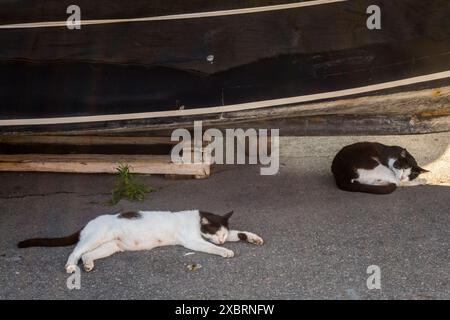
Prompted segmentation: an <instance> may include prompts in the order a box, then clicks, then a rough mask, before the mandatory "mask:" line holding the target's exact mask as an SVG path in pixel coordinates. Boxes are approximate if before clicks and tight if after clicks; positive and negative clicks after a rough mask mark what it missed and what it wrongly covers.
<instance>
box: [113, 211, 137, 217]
mask: <svg viewBox="0 0 450 320" xmlns="http://www.w3.org/2000/svg"><path fill="white" fill-rule="evenodd" d="M141 217H142V215H141V214H140V213H139V212H135V211H128V212H122V213H121V214H119V216H118V218H119V219H140V218H141Z"/></svg>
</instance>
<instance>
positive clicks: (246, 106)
mask: <svg viewBox="0 0 450 320" xmlns="http://www.w3.org/2000/svg"><path fill="white" fill-rule="evenodd" d="M445 78H450V70H447V71H443V72H438V73H432V74H428V75H425V76H419V77H413V78H407V79H402V80H396V81H390V82H384V83H379V84H374V85H369V86H365V87H358V88H352V89H345V90H339V91H330V92H326V93H317V94H310V95H304V96H296V97H291V98H283V99H273V100H263V101H256V102H249V103H240V104H232V105H228V106H219V107H207V108H196V109H187V110H173V111H155V112H140V113H124V114H111V115H98V116H83V117H61V118H38V119H14V120H0V126H1V127H4V126H35V125H49V124H68V123H87V122H100V121H120V120H137V119H151V118H165V117H177V116H193V115H201V114H208V113H221V112H233V111H242V110H252V109H260V108H266V107H273V106H280V105H288V104H296V103H303V102H311V101H315V100H323V99H332V98H339V97H345V96H350V95H355V94H361V93H367V92H373V91H378V90H383V89H389V88H396V87H401V86H406V85H410V84H416V83H421V82H427V81H433V80H439V79H445Z"/></svg>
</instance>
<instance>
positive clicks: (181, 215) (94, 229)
mask: <svg viewBox="0 0 450 320" xmlns="http://www.w3.org/2000/svg"><path fill="white" fill-rule="evenodd" d="M232 214H233V212H229V213H227V214H225V215H223V216H220V215H216V214H213V213H209V212H203V211H199V210H190V211H180V212H168V211H137V212H125V213H118V214H114V215H102V216H99V217H97V218H95V219H93V220H91V221H90V222H89V223H88V224H87V225H86V226H85V227H84V228H83V229H81V230H80V231H78V232H76V233H74V234H72V235H70V236H67V237H63V238H39V239H28V240H24V241H21V242H19V244H18V247H19V248H28V247H60V246H69V245H73V244H76V247H75V249H74V250H73V252H72V253H71V254H70V256H69V258H68V260H67V263H66V271H67V272H68V273H73V272H75V270H76V266H77V264H78V261H79V259H80V258H81V260H82V261H83V265H84V269H85V270H86V271H88V272H89V271H91V270H92V269H93V268H94V261H95V260H98V259H102V258H105V257H108V256H110V255H112V254H114V253H116V252H120V251H136V250H151V249H153V248H156V247H161V246H170V245H181V246H183V247H185V248H187V249H190V250H195V251H200V252H205V253H210V254H216V255H219V256H222V257H224V258H231V257H233V256H234V252H233V251H232V250H229V249H226V248H224V247H221V246H218V245H221V244H224V243H225V242H227V241H239V240H243V241H247V242H250V243H253V244H256V245H262V244H263V239H262V238H261V237H259V236H258V235H256V234H254V233H251V232H247V231H238V230H231V229H230V228H229V224H228V220H229V219H230V217H231V215H232Z"/></svg>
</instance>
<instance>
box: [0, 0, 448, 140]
mask: <svg viewBox="0 0 450 320" xmlns="http://www.w3.org/2000/svg"><path fill="white" fill-rule="evenodd" d="M22 2H26V1H22ZM45 2H46V1H44V2H43V3H45ZM47 2H48V6H47V7H45V6H44V7H42V8H47V10H41V11H39V10H31V9H28V8H27V9H26V10H22V8H20V10H19V7H18V5H17V7H15V6H13V5H11V4H10V5H9V6H6V9H5V10H4V11H2V13H0V19H1V20H0V21H1V22H2V25H5V24H14V23H22V22H24V21H26V22H39V21H57V20H61V17H63V18H65V17H67V15H65V8H66V7H67V6H68V5H69V2H67V1H60V2H57V4H56V2H53V1H47ZM286 2H289V1H248V2H246V3H244V2H240V1H239V2H236V1H234V2H233V1H232V2H227V4H214V3H209V2H205V1H198V2H195V1H194V2H193V3H190V4H187V2H181V1H175V2H174V5H173V6H169V7H167V6H164V4H163V3H162V2H160V1H154V2H152V5H146V3H148V1H145V2H144V1H136V2H135V4H133V5H132V6H130V7H127V6H125V5H122V7H121V6H120V5H119V2H117V1H103V0H102V1H97V2H96V4H95V5H93V4H91V3H90V2H89V1H79V3H80V7H81V9H82V19H83V20H84V19H97V20H99V19H117V18H136V17H142V16H161V15H174V14H184V13H190V12H198V11H213V10H229V9H235V8H242V7H243V6H250V7H257V6H264V5H273V4H280V3H286ZM291 2H292V3H294V1H291ZM312 2H315V1H312ZM319 2H320V1H319ZM121 3H123V2H121ZM373 4H376V5H379V7H380V8H381V12H382V20H381V21H382V25H381V26H382V28H381V30H369V29H368V28H367V26H366V20H367V18H368V16H369V15H368V14H367V13H366V9H367V7H368V6H369V5H373ZM42 5H44V4H42ZM98 6H101V8H102V10H96V8H99V7H98ZM36 12H43V14H41V15H39V14H38V15H36ZM448 16H450V2H448V1H439V0H433V1H426V2H424V1H420V0H404V1H381V0H379V1H372V0H371V1H368V0H367V1H366V0H358V1H344V2H332V3H324V4H320V3H318V4H317V5H310V6H306V7H298V8H290V9H284V10H270V11H263V12H254V13H246V14H230V15H225V16H210V17H201V18H189V19H184V18H183V19H177V18H174V19H171V20H159V21H158V20H156V21H143V22H125V23H108V24H104V23H98V24H93V25H82V27H81V29H80V30H69V29H67V28H66V27H40V28H18V27H14V28H10V29H5V28H4V29H0V40H1V41H2V43H5V44H6V45H5V46H2V47H1V48H0V101H1V102H2V108H1V113H0V130H1V131H2V132H18V131H27V132H41V131H69V130H87V129H108V128H120V127H121V126H126V127H133V126H136V127H138V128H139V127H141V128H148V127H152V126H153V127H157V126H158V124H165V125H166V124H174V123H175V124H176V123H178V122H184V121H185V120H186V119H190V120H202V119H205V120H206V119H215V118H217V117H218V115H220V114H221V113H224V112H235V111H245V110H247V109H252V110H258V109H259V108H277V107H279V106H289V105H300V104H302V103H307V102H311V101H324V100H329V99H342V98H348V97H354V96H358V95H361V94H366V95H370V94H373V93H374V92H377V93H380V92H382V90H390V89H392V88H400V89H401V88H406V87H407V86H414V85H423V84H426V83H427V82H429V84H428V87H430V88H431V87H433V86H435V84H434V83H433V81H440V82H439V84H440V85H447V84H448V83H447V79H449V78H450V74H449V70H450V20H449V19H448ZM433 75H435V76H433ZM436 75H437V76H436ZM427 77H428V78H427ZM405 79H406V82H405V83H400V84H399V83H398V81H399V80H405ZM417 79H419V80H417ZM379 84H386V85H385V86H384V87H383V88H382V89H379V88H377V87H376V85H379ZM360 88H367V89H364V90H362V91H361V90H360ZM352 90H354V91H352ZM343 91H345V92H347V93H345V94H342V92H343ZM311 96H312V98H311V99H310V98H309V97H311ZM304 97H306V99H305V98H304ZM258 105H259V106H258ZM255 112H257V111H255ZM443 113H445V112H444V111H443ZM255 114H256V115H257V113H255ZM265 114H267V113H265Z"/></svg>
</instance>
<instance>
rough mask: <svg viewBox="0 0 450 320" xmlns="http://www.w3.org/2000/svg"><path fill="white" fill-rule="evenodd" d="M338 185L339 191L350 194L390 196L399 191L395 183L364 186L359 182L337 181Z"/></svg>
mask: <svg viewBox="0 0 450 320" xmlns="http://www.w3.org/2000/svg"><path fill="white" fill-rule="evenodd" d="M336 184H337V186H338V188H339V189H341V190H344V191H350V192H365V193H373V194H389V193H392V192H394V190H395V189H397V186H396V185H395V183H389V184H385V185H376V186H375V185H370V184H362V183H359V182H353V183H352V182H340V181H338V180H336Z"/></svg>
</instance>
